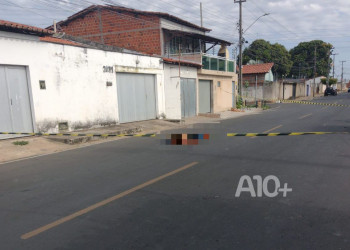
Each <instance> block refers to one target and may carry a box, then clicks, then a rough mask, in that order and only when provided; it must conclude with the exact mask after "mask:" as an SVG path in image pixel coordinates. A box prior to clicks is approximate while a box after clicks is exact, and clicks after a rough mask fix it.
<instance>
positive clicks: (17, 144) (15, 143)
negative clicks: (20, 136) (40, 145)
mask: <svg viewBox="0 0 350 250" xmlns="http://www.w3.org/2000/svg"><path fill="white" fill-rule="evenodd" d="M28 144H29V142H28V141H15V142H13V145H16V146H25V145H28Z"/></svg>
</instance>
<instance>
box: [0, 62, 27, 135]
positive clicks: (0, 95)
mask: <svg viewBox="0 0 350 250" xmlns="http://www.w3.org/2000/svg"><path fill="white" fill-rule="evenodd" d="M0 110H1V115H0V130H1V131H6V132H26V133H30V132H33V131H34V129H33V121H32V112H31V103H30V98H29V90H28V82H27V73H26V69H25V67H20V66H0Z"/></svg>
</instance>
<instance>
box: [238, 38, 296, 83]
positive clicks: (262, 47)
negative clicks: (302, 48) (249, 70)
mask: <svg viewBox="0 0 350 250" xmlns="http://www.w3.org/2000/svg"><path fill="white" fill-rule="evenodd" d="M251 60H253V61H256V62H259V61H262V62H265V63H269V62H273V63H274V64H275V65H274V67H273V69H272V72H273V73H277V74H278V75H279V76H282V75H287V74H289V71H290V69H291V67H292V64H293V63H292V61H291V56H290V54H289V52H288V50H287V49H286V48H285V47H284V46H283V45H281V44H278V43H275V44H271V43H270V42H268V41H265V40H263V39H258V40H255V41H254V42H253V43H252V44H251V45H250V46H249V47H248V48H246V49H245V50H244V52H243V64H247V63H248V62H249V61H251Z"/></svg>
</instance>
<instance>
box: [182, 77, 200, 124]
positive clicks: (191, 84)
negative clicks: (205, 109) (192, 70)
mask: <svg viewBox="0 0 350 250" xmlns="http://www.w3.org/2000/svg"><path fill="white" fill-rule="evenodd" d="M196 93H197V91H196V79H187V78H181V117H183V118H186V117H192V116H196V114H197V98H196Z"/></svg>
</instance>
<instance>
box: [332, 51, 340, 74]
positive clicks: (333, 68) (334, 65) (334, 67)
mask: <svg viewBox="0 0 350 250" xmlns="http://www.w3.org/2000/svg"><path fill="white" fill-rule="evenodd" d="M336 55H339V54H337V53H334V54H333V78H334V76H335V56H336Z"/></svg>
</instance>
